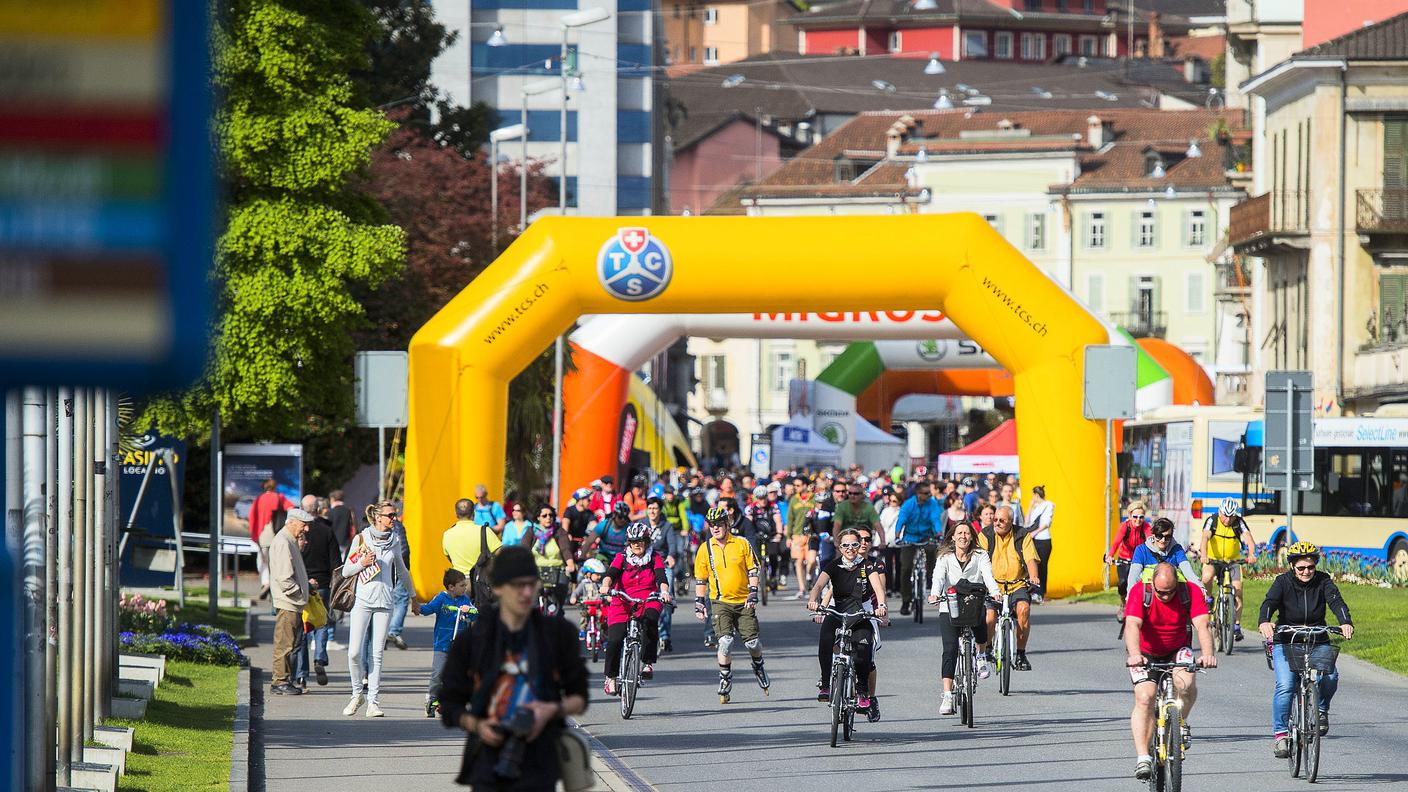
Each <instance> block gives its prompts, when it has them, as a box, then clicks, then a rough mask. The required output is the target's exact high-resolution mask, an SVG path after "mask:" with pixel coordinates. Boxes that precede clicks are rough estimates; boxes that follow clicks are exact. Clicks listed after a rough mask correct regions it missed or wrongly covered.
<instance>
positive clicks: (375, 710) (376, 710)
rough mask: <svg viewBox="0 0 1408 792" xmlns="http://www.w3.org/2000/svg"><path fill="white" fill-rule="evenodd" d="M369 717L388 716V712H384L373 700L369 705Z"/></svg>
mask: <svg viewBox="0 0 1408 792" xmlns="http://www.w3.org/2000/svg"><path fill="white" fill-rule="evenodd" d="M367 717H368V718H384V717H386V713H385V712H382V711H381V707H378V706H377V705H376V703H375V702H372V703H370V704H368V705H367Z"/></svg>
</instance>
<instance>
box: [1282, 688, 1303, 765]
mask: <svg viewBox="0 0 1408 792" xmlns="http://www.w3.org/2000/svg"><path fill="white" fill-rule="evenodd" d="M1300 717H1301V687H1300V683H1299V682H1297V683H1296V687H1295V690H1294V691H1293V692H1292V693H1291V718H1290V722H1289V723H1287V724H1286V726H1287V729H1286V736H1287V737H1288V738H1289V739H1290V741H1291V755H1290V757H1289V758H1288V759H1287V762H1288V763H1289V764H1290V766H1291V778H1300V760H1301V753H1302V751H1304V749H1305V746H1304V744H1303V743H1302V742H1301V728H1302V726H1301V723H1300Z"/></svg>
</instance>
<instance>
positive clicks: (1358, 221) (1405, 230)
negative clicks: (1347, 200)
mask: <svg viewBox="0 0 1408 792" xmlns="http://www.w3.org/2000/svg"><path fill="white" fill-rule="evenodd" d="M1355 196H1356V201H1355V226H1356V227H1357V228H1358V229H1359V230H1360V231H1363V232H1365V233H1370V234H1372V233H1388V234H1408V190H1402V189H1399V190H1356V191H1355Z"/></svg>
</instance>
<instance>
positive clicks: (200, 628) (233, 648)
mask: <svg viewBox="0 0 1408 792" xmlns="http://www.w3.org/2000/svg"><path fill="white" fill-rule="evenodd" d="M117 637H118V643H119V644H120V646H121V648H122V649H123V650H124V651H129V652H142V653H146V654H160V655H166V659H167V660H190V661H192V662H195V663H206V664H210V665H240V664H242V663H243V662H244V654H243V653H242V652H240V648H239V645H238V644H236V643H235V639H234V638H232V637H231V636H230V634H229V633H227V632H225V631H224V630H219V629H216V628H214V627H211V626H209V625H206V624H176V625H172V626H170V627H167V628H165V629H163V630H162V631H161V632H159V633H156V632H132V631H126V630H125V631H123V632H121V633H118V636H117Z"/></svg>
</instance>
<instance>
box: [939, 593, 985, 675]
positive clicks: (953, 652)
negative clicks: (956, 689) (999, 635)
mask: <svg viewBox="0 0 1408 792" xmlns="http://www.w3.org/2000/svg"><path fill="white" fill-rule="evenodd" d="M939 610H940V611H941V612H940V613H939V635H940V636H942V637H943V639H944V658H943V662H942V664H941V665H942V669H943V674H942V676H943V678H944V679H953V673H954V671H955V670H956V669H957V668H958V628H957V627H955V626H954V624H953V621H952V620H950V619H949V617H948V613H947V612H944V611H945V609H944V608H943V606H940V608H939ZM973 640H974V641H975V642H976V643H977V644H978V645H979V646H981V645H982V644H985V643H987V640H988V624H987V622H986V621H983V622H979V623H978V624H977V625H976V626H975V627H973Z"/></svg>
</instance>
